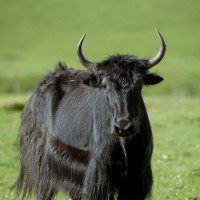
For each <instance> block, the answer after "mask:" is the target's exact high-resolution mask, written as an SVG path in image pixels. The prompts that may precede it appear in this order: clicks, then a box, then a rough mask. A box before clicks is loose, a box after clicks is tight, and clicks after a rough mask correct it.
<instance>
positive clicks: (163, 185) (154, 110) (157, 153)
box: [0, 95, 200, 200]
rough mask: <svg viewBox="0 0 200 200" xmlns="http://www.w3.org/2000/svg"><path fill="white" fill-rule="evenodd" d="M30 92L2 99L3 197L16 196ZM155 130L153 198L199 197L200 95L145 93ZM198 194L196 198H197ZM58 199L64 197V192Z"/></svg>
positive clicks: (190, 199) (0, 166) (0, 170)
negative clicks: (22, 117) (22, 115)
mask: <svg viewBox="0 0 200 200" xmlns="http://www.w3.org/2000/svg"><path fill="white" fill-rule="evenodd" d="M26 99H27V96H21V95H18V96H17V97H16V96H11V95H10V96H3V97H2V98H1V100H0V118H1V120H0V130H1V134H0V157H1V160H0V200H12V199H13V200H17V199H18V198H17V196H16V194H15V190H13V189H12V187H13V185H14V182H15V179H16V177H17V173H18V170H19V162H18V147H17V144H16V141H17V130H18V127H19V122H20V113H21V110H18V108H19V107H15V106H13V105H21V104H23V103H24V102H25V101H26ZM144 100H145V102H146V105H147V109H148V113H149V117H150V120H151V124H152V129H153V133H154V154H153V160H152V163H153V174H154V189H153V196H152V200H160V199H162V200H167V199H169V200H173V199H176V200H196V199H197V198H200V190H199V181H200V159H199V155H200V139H199V132H200V126H199V125H200V112H199V102H200V98H199V97H190V98H186V97H177V96H169V97H166V96H145V97H144ZM195 198H196V199H195ZM57 199H58V200H61V199H63V200H64V199H65V198H64V196H63V195H62V194H60V195H59V196H58V197H57Z"/></svg>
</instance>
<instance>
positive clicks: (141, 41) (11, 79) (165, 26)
mask: <svg viewBox="0 0 200 200" xmlns="http://www.w3.org/2000/svg"><path fill="white" fill-rule="evenodd" d="M199 7H200V1H195V0H191V1H179V0H174V1H171V0H169V1H167V0H165V1H161V0H160V1H159V0H157V1H153V0H150V1H148V2H147V1H142V0H141V1H140V0H133V1H128V0H125V1H111V0H110V1H100V0H94V1H91V0H81V1H76V0H74V1H70V0H66V1H63V0H59V1H53V0H46V1H40V2H39V1H34V0H29V1H23V0H21V1H20V0H15V1H0V25H1V30H0V46H1V47H0V71H1V73H0V93H2V92H15V93H16V92H27V91H29V90H32V87H33V86H34V85H35V83H36V82H37V80H38V79H39V78H40V77H41V76H42V75H44V74H45V73H46V72H47V71H49V70H52V69H53V68H54V66H55V64H56V63H57V61H59V60H62V61H65V62H66V63H67V64H68V65H69V66H73V67H75V68H80V67H81V65H80V63H79V62H78V59H77V58H76V44H77V42H78V40H79V39H80V37H81V36H82V35H83V34H84V33H86V34H87V37H86V40H85V43H84V47H83V48H84V52H85V55H86V56H87V57H88V59H91V60H94V61H100V60H102V59H103V58H105V57H107V56H108V55H111V54H115V53H122V54H123V53H129V54H136V55H137V56H139V57H152V56H154V55H155V53H156V52H157V50H158V48H159V42H158V38H157V36H156V33H155V31H154V27H157V28H158V29H159V30H160V32H161V33H162V35H163V37H164V38H165V40H166V44H167V53H166V56H165V58H164V60H163V61H162V62H161V63H160V64H159V66H158V67H155V68H154V69H152V70H151V71H153V72H156V71H157V72H158V73H160V74H161V75H163V76H164V78H165V80H166V81H165V82H164V83H163V85H162V87H156V88H155V89H154V90H151V91H149V92H148V93H149V94H152V93H153V94H161V93H162V94H187V95H196V94H198V95H199V94H200V90H199V88H198V87H197V86H198V85H199V84H200V79H199V51H200V40H199V39H198V37H199V36H198V33H199V32H200V26H199V21H200V15H199Z"/></svg>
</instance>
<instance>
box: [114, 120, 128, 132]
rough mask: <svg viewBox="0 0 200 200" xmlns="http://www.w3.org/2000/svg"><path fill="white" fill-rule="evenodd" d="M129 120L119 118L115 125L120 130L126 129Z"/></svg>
mask: <svg viewBox="0 0 200 200" xmlns="http://www.w3.org/2000/svg"><path fill="white" fill-rule="evenodd" d="M130 125H131V124H130V122H129V121H128V120H120V121H117V122H116V123H115V126H116V127H118V128H119V129H120V130H127V129H128V128H129V127H130Z"/></svg>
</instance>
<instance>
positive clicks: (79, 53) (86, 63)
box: [77, 35, 96, 70]
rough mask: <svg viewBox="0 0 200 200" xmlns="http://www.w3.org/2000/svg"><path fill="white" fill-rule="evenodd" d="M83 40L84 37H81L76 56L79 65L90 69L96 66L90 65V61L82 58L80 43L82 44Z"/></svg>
mask: <svg viewBox="0 0 200 200" xmlns="http://www.w3.org/2000/svg"><path fill="white" fill-rule="evenodd" d="M84 38H85V35H83V36H82V37H81V39H80V41H79V43H78V45H77V55H78V58H79V61H80V62H81V64H82V65H83V66H84V67H86V68H87V69H90V70H91V69H92V68H93V67H94V66H95V65H96V64H95V63H92V62H90V61H88V60H87V59H86V58H85V57H84V56H83V53H82V43H83V40H84Z"/></svg>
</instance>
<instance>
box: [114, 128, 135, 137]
mask: <svg viewBox="0 0 200 200" xmlns="http://www.w3.org/2000/svg"><path fill="white" fill-rule="evenodd" d="M133 133H134V128H133V126H131V127H129V128H128V129H127V130H122V129H120V128H119V127H117V126H115V127H114V131H113V134H115V135H117V136H119V137H129V136H131V135H133Z"/></svg>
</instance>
